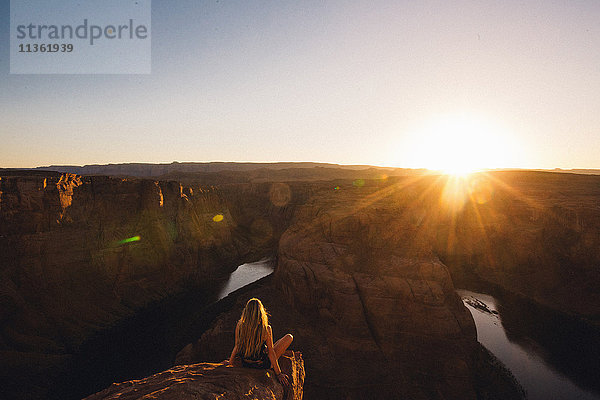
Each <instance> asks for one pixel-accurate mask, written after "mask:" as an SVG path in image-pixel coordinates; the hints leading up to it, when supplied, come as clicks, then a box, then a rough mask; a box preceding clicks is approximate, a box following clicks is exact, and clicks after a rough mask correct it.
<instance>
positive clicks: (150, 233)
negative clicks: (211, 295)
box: [0, 173, 283, 398]
mask: <svg viewBox="0 0 600 400" xmlns="http://www.w3.org/2000/svg"><path fill="white" fill-rule="evenodd" d="M233 192H236V191H235V190H233ZM237 193H238V195H239V196H240V199H239V203H236V201H237V200H236V199H234V201H233V202H230V201H228V200H227V199H225V198H224V196H223V193H222V192H221V191H220V190H219V189H217V188H215V187H199V186H197V185H192V186H185V187H184V186H182V185H181V184H180V183H178V182H173V181H165V182H163V181H161V182H159V181H152V180H137V179H134V180H131V179H118V178H110V177H102V176H93V177H82V176H78V175H72V174H53V173H43V174H40V173H15V174H13V175H12V176H2V177H1V178H0V327H1V329H0V354H1V356H0V358H1V359H2V368H1V371H0V372H1V374H0V377H1V378H2V383H3V385H2V389H1V390H2V391H5V392H6V391H8V392H9V393H12V395H15V393H21V392H22V394H23V397H26V398H30V397H31V396H32V393H37V395H39V396H40V397H44V390H45V387H47V386H48V385H49V382H50V381H51V380H52V379H53V378H52V377H54V376H56V374H58V368H57V366H60V365H63V364H64V362H65V361H66V360H67V359H68V358H69V356H70V355H71V354H73V353H76V352H77V351H78V348H79V346H80V345H81V344H82V343H83V342H84V341H85V340H86V339H88V338H89V337H90V336H91V335H92V334H94V333H95V332H97V331H100V330H102V329H104V328H106V327H109V326H111V325H113V324H114V323H115V322H117V321H119V320H122V319H123V318H126V317H127V316H129V315H131V314H132V313H134V312H135V311H136V310H139V309H140V308H142V307H144V306H147V305H148V304H150V303H151V302H154V301H158V300H160V299H164V298H167V297H169V296H172V295H174V294H176V293H180V292H183V291H186V290H192V289H194V288H202V287H206V285H207V282H208V281H210V280H213V279H218V278H220V277H223V278H226V276H227V274H228V273H229V272H231V270H232V268H234V267H235V266H237V265H238V264H239V263H242V262H244V261H247V260H248V259H253V258H256V257H262V256H264V255H265V254H266V253H267V252H269V251H271V250H270V247H272V246H273V245H274V244H275V243H276V242H277V240H278V236H277V235H279V233H278V232H279V231H281V230H282V228H281V227H279V228H278V227H272V226H271V220H272V219H273V218H275V219H276V220H280V219H283V217H280V216H279V215H278V214H277V212H278V208H277V207H276V206H274V207H273V209H271V210H269V209H267V210H266V211H263V210H260V209H259V207H258V206H257V205H256V204H261V205H262V204H263V203H262V202H263V200H262V199H261V196H266V197H267V199H268V198H269V188H268V187H264V188H263V187H260V188H258V189H257V188H254V187H252V186H248V187H245V188H241V189H240V190H237ZM242 197H243V201H242ZM257 199H258V200H257ZM253 212H255V214H253V215H248V214H247V213H253ZM269 213H272V215H273V216H274V217H273V218H271V217H270V216H269ZM232 214H235V215H236V217H239V218H240V219H242V220H243V221H242V222H241V223H238V222H236V221H235V219H234V217H233V216H232ZM13 377H19V378H18V379H16V380H15V379H13ZM32 380H33V381H37V382H36V384H34V385H33V387H35V386H36V385H38V386H39V390H38V391H37V392H36V390H35V389H34V390H33V392H31V391H30V392H27V389H25V387H24V386H25V383H24V382H27V381H32ZM11 397H12V396H11Z"/></svg>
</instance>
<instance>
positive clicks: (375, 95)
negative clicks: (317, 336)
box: [0, 0, 600, 168]
mask: <svg viewBox="0 0 600 400" xmlns="http://www.w3.org/2000/svg"><path fill="white" fill-rule="evenodd" d="M56 3H57V4H59V3H60V1H56ZM9 10H10V8H9V1H8V0H0V167H33V166H39V165H49V164H77V165H83V164H92V163H117V162H171V161H175V160H177V161H213V160H221V161H323V162H334V163H342V164H375V165H389V166H392V165H393V166H399V167H429V168H437V167H444V163H452V162H453V161H452V160H459V159H460V160H467V161H468V163H473V164H477V165H475V166H477V167H526V168H554V167H562V168H600V2H599V1H597V0H571V1H551V0H543V1H535V0H526V1H523V0H519V1H513V0H498V1H486V0H477V1H476V0H465V1H450V0H440V1H427V0H421V1H401V0H396V1H393V0H389V1H378V0H365V1H348V0H346V1H336V0H328V1H298V0H296V1H282V0H280V1H228V0H219V1H198V0H177V1H174V0H173V1H166V0H165V1H159V0H154V1H153V4H152V28H151V29H152V73H151V74H148V75H11V74H9V25H10V24H9V21H10V20H9ZM457 143H458V145H457ZM436 160H438V161H439V160H442V161H443V162H442V163H441V164H440V163H437V164H440V165H437V164H436Z"/></svg>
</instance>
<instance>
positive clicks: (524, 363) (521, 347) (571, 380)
mask: <svg viewBox="0 0 600 400" xmlns="http://www.w3.org/2000/svg"><path fill="white" fill-rule="evenodd" d="M457 292H458V294H459V295H460V296H461V298H462V299H463V302H464V304H465V306H466V307H467V308H468V309H469V311H470V312H471V314H472V315H473V319H474V320H475V325H476V327H477V339H478V340H479V342H480V343H481V344H482V345H484V346H485V347H486V348H487V349H488V350H489V351H490V352H492V353H493V354H494V355H495V356H496V357H497V358H498V359H499V360H500V361H502V362H503V363H504V365H505V366H506V367H507V368H508V369H509V370H510V371H511V372H512V373H513V375H514V376H515V378H516V379H517V380H518V381H519V383H520V384H521V385H522V386H523V388H524V389H525V390H526V391H527V395H528V398H529V399H530V400H570V399H577V400H600V394H598V393H595V392H593V389H590V388H587V389H586V388H583V387H582V386H583V385H580V384H577V383H576V382H575V380H577V378H581V379H580V380H581V381H582V382H585V381H586V379H587V377H585V376H584V377H578V376H577V371H573V368H569V365H568V363H566V364H567V365H564V364H565V363H554V365H553V364H552V363H550V362H548V360H555V359H556V358H557V357H555V356H554V353H561V352H563V351H564V350H565V349H564V346H569V344H568V343H567V344H566V345H565V344H564V340H563V339H562V338H561V337H560V332H558V331H561V330H562V329H557V330H556V332H544V335H545V336H548V335H554V334H555V335H556V336H557V337H556V338H551V339H550V340H544V342H547V343H554V344H556V346H561V347H563V348H560V349H558V348H552V346H546V345H545V343H544V344H541V343H540V341H539V340H537V338H532V337H529V336H527V335H526V334H524V332H523V330H520V329H515V330H514V331H511V329H510V327H505V324H503V315H504V316H507V315H506V314H507V313H510V312H511V311H512V312H515V311H517V310H514V309H513V310H511V309H509V308H506V307H503V306H502V304H501V302H499V301H498V300H497V299H496V298H494V297H492V296H490V295H487V294H483V293H476V292H471V291H468V290H457ZM522 317H525V318H527V316H526V315H525V316H522ZM510 318H513V319H514V316H511V317H510ZM530 322H531V321H527V322H523V321H522V322H521V323H522V324H524V325H527V323H530ZM562 323H564V322H562ZM538 327H539V328H540V329H542V328H545V327H543V326H540V325H538ZM534 329H535V328H534ZM576 341H577V338H575V337H574V338H572V339H571V341H570V342H571V343H572V345H573V351H574V352H577V351H578V349H577V347H578V346H577V343H575V342H576ZM596 345H597V343H596ZM592 346H593V342H592ZM588 350H592V351H595V349H588ZM588 354H589V353H588ZM580 360H581V363H582V364H583V365H584V366H586V365H587V368H588V369H589V368H592V369H595V371H589V372H591V373H592V375H593V374H597V373H598V372H599V371H598V367H600V364H598V363H599V362H600V361H599V360H597V359H596V360H593V359H588V358H587V357H586V355H585V354H581V357H580ZM588 364H589V365H588ZM559 369H561V371H559ZM585 370H586V369H584V371H585ZM568 375H569V376H568Z"/></svg>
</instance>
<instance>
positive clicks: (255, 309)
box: [235, 298, 269, 359]
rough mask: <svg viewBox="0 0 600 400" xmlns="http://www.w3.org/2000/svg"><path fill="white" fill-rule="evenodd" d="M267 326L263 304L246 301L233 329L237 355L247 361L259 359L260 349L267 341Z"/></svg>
mask: <svg viewBox="0 0 600 400" xmlns="http://www.w3.org/2000/svg"><path fill="white" fill-rule="evenodd" d="M267 326H269V317H268V314H267V310H265V307H264V306H263V304H262V303H261V302H260V300H259V299H257V298H252V299H250V300H248V302H247V303H246V307H244V311H242V316H241V317H240V320H239V322H238V324H237V326H236V328H235V336H236V337H237V340H238V346H239V348H238V353H239V354H240V355H241V356H242V357H244V358H247V359H256V358H258V357H259V355H260V352H261V347H262V345H263V343H264V342H265V341H266V340H267Z"/></svg>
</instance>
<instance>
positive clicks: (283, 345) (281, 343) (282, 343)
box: [273, 333, 294, 360]
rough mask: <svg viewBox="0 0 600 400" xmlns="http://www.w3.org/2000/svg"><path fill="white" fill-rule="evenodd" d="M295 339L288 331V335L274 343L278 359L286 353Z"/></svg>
mask: <svg viewBox="0 0 600 400" xmlns="http://www.w3.org/2000/svg"><path fill="white" fill-rule="evenodd" d="M293 340H294V337H293V336H292V335H290V334H289V333H288V334H287V335H285V336H284V337H282V338H281V339H279V340H278V341H277V342H275V344H274V345H273V350H275V357H276V359H277V360H279V357H281V355H282V354H283V353H285V351H286V350H287V348H288V347H289V346H290V344H292V341H293Z"/></svg>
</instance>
